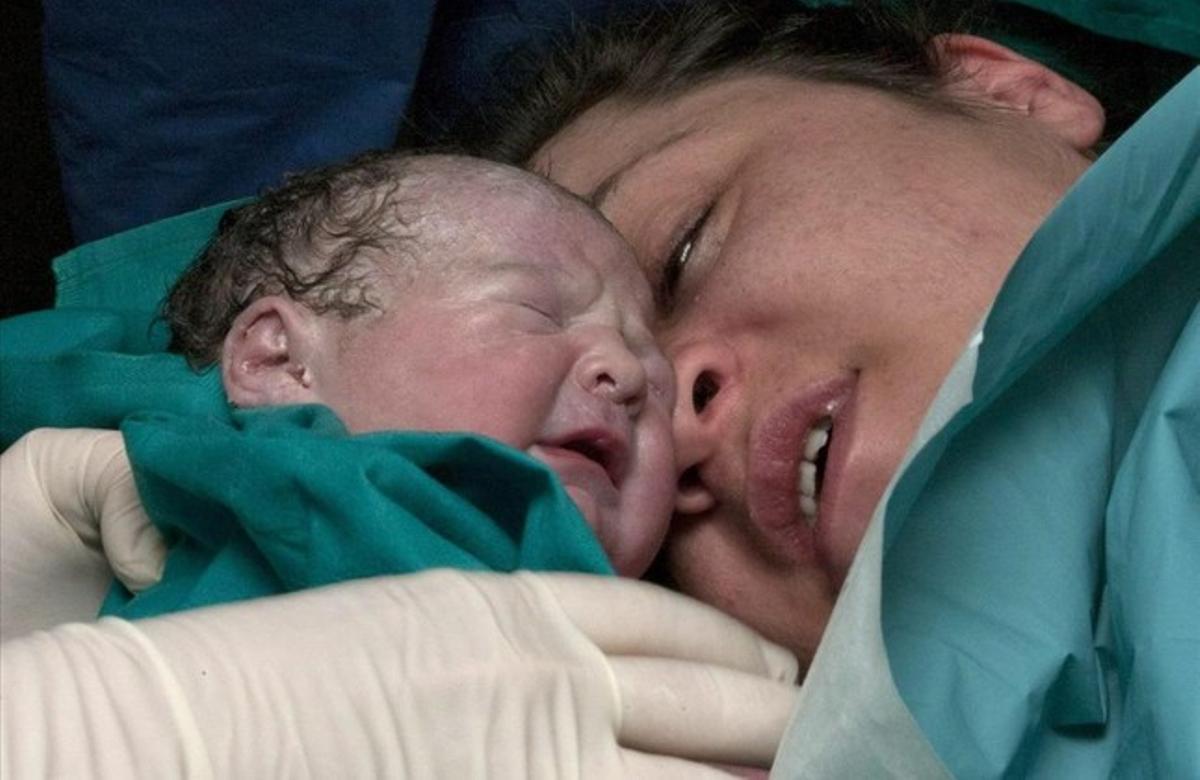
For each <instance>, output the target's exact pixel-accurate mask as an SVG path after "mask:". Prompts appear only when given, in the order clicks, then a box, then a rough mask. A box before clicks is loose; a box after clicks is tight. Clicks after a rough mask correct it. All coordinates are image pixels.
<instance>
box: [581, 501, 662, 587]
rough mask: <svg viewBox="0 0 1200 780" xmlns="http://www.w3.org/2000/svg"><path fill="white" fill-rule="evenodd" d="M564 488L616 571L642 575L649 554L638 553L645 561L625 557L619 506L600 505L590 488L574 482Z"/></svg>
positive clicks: (631, 575)
mask: <svg viewBox="0 0 1200 780" xmlns="http://www.w3.org/2000/svg"><path fill="white" fill-rule="evenodd" d="M564 489H565V490H566V492H567V495H568V496H570V497H571V500H572V501H573V502H575V506H576V507H578V509H579V513H580V514H581V515H583V519H584V520H585V521H586V522H587V524H588V527H589V528H591V529H592V533H594V534H595V535H596V538H597V539H599V540H600V546H601V547H603V548H604V553H605V554H606V555H607V556H608V561H609V563H611V564H612V567H613V569H614V570H615V571H616V572H617V574H619V575H620V576H622V577H640V576H642V575H643V574H645V573H646V569H647V568H649V566H650V560H649V558H651V557H652V556H642V557H646V558H647V560H646V561H645V562H642V561H640V560H629V556H628V555H627V553H628V552H629V551H627V550H624V549H623V547H622V545H621V541H622V538H621V522H620V521H621V511H620V508H619V507H615V506H608V505H605V504H602V503H601V502H600V501H597V500H596V497H595V496H594V495H592V493H591V492H590V491H588V490H586V489H584V488H582V487H579V486H578V485H565V486H564Z"/></svg>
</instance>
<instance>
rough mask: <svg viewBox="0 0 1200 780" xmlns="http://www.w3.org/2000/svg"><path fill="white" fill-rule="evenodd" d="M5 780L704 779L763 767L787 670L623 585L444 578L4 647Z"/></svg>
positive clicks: (741, 638)
mask: <svg viewBox="0 0 1200 780" xmlns="http://www.w3.org/2000/svg"><path fill="white" fill-rule="evenodd" d="M0 667H2V668H0V690H2V691H3V695H2V696H0V701H2V707H3V709H2V711H0V757H2V758H0V761H2V762H3V763H2V765H0V775H3V776H5V777H13V778H21V777H45V776H58V777H96V776H103V777H177V776H188V777H284V776H287V777H319V778H323V777H406V778H453V779H454V780H459V779H460V778H483V777H495V778H572V777H582V778H610V777H611V778H642V777H644V778H654V779H655V780H660V779H662V778H688V779H689V780H690V779H692V778H704V777H713V776H721V773H720V772H719V771H718V770H716V769H715V768H712V767H710V766H706V765H702V764H698V763H692V761H688V760H684V759H683V758H677V757H671V756H681V757H686V758H688V759H692V760H696V761H725V762H730V763H734V764H759V765H765V764H766V763H768V762H769V761H770V760H771V757H772V755H773V753H774V750H775V746H776V743H777V742H778V740H779V737H780V735H781V734H782V732H783V728H784V725H785V722H786V720H787V718H788V715H789V711H790V709H791V706H792V703H793V701H794V698H795V694H796V691H797V690H798V689H797V688H795V687H794V686H793V685H792V684H791V680H792V679H793V678H794V677H795V674H796V662H795V660H794V659H793V658H792V656H791V655H790V654H789V653H787V652H786V651H784V650H782V649H780V648H778V647H776V646H774V645H771V644H770V643H768V642H766V641H764V640H762V639H760V638H758V636H757V635H756V634H754V633H752V632H751V631H750V630H749V629H747V628H745V627H743V626H742V625H741V624H739V623H737V622H736V621H734V620H733V619H732V618H729V617H728V616H726V615H723V614H721V613H720V612H718V611H716V610H714V609H712V608H710V607H708V606H706V605H702V604H700V603H699V602H696V601H693V600H691V599H689V598H687V597H684V596H680V595H679V594H675V593H672V592H670V591H667V590H664V589H661V588H658V587H656V586H653V585H649V584H646V583H642V582H637V581H632V580H614V579H609V578H600V577H591V576H588V575H579V574H532V573H527V572H525V573H518V574H515V575H499V574H488V573H466V572H458V571H448V570H439V571H431V572H425V573H422V574H416V575H410V576H406V577H381V578H376V579H371V580H359V581H355V582H349V583H342V584H339V585H334V586H331V587H327V588H321V589H317V590H310V591H303V592H299V593H293V594H290V595H287V596H278V597H274V598H269V599H261V600H256V601H249V602H242V603H237V604H226V605H221V606H217V607H210V608H206V609H201V610H195V611H191V612H181V613H175V614H172V615H168V616H164V617H160V618H154V619H150V620H144V621H138V622H135V623H130V622H127V621H123V620H119V619H115V618H105V619H103V620H101V621H99V622H98V623H95V624H91V625H68V626H61V627H59V628H57V629H55V630H53V631H50V632H38V633H35V634H32V635H29V636H26V637H23V638H20V639H17V640H13V641H10V642H8V643H5V644H4V645H3V647H2V649H0Z"/></svg>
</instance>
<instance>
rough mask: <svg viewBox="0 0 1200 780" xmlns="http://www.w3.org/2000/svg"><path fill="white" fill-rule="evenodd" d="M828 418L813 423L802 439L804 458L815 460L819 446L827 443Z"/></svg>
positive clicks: (819, 450)
mask: <svg viewBox="0 0 1200 780" xmlns="http://www.w3.org/2000/svg"><path fill="white" fill-rule="evenodd" d="M829 428H830V424H829V420H828V419H825V420H822V421H821V422H819V423H817V424H816V425H814V426H813V427H812V428H810V429H809V431H808V436H806V437H805V439H804V459H805V460H811V461H815V460H816V459H817V455H818V454H819V453H820V452H821V448H822V447H824V446H825V445H826V444H828V443H829Z"/></svg>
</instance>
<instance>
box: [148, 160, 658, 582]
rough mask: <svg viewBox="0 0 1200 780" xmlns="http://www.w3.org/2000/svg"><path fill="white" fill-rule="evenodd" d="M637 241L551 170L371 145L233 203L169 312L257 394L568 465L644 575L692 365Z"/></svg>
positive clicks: (575, 483)
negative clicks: (661, 316) (494, 444)
mask: <svg viewBox="0 0 1200 780" xmlns="http://www.w3.org/2000/svg"><path fill="white" fill-rule="evenodd" d="M651 312H652V301H651V295H650V291H649V289H648V287H647V285H646V282H645V281H644V279H643V277H642V275H641V273H640V272H639V270H638V268H637V265H636V263H635V261H634V258H633V256H632V254H631V251H630V250H629V248H628V247H627V246H626V244H625V243H624V241H623V240H622V239H621V238H620V236H618V234H617V233H616V231H614V230H613V229H612V227H611V226H610V225H609V224H608V223H607V222H606V221H605V219H604V218H603V217H602V216H600V214H599V213H598V212H596V211H594V210H593V209H591V208H590V207H588V206H587V205H586V204H585V203H584V202H583V201H582V200H580V199H578V198H576V197H575V196H573V195H571V194H569V193H567V192H566V191H565V190H561V189H559V188H558V187H556V186H555V185H553V184H550V183H549V182H547V181H545V180H543V179H541V178H538V177H536V176H534V175H532V174H529V173H526V172H523V171H520V170H518V169H515V168H511V167H507V166H504V165H499V164H495V163H490V162H484V161H481V160H475V159H470V158H464V157H454V156H445V155H414V154H407V153H372V154H369V155H366V156H364V157H360V158H357V159H355V160H353V161H351V162H349V163H346V164H343V165H339V166H334V167H330V168H325V169H321V170H317V171H314V172H310V173H306V174H303V175H300V176H297V177H294V178H292V179H290V180H288V181H287V182H286V183H285V184H284V185H283V186H282V187H281V188H279V189H277V190H275V191H273V192H270V193H268V194H267V195H265V196H264V197H262V198H261V199H259V200H257V201H255V202H253V203H251V204H249V205H246V206H243V207H241V208H240V209H238V210H236V211H234V212H231V213H230V214H229V215H227V216H226V218H225V219H224V220H223V221H222V224H221V226H220V228H219V230H218V233H217V235H216V237H215V238H214V239H213V240H212V241H211V242H210V244H209V245H208V247H207V248H206V249H205V251H204V253H203V254H202V255H201V256H200V258H199V259H198V260H197V262H196V263H195V264H194V265H193V266H192V267H191V268H190V269H189V270H188V271H187V273H186V274H185V275H184V276H183V277H182V278H181V280H180V281H179V283H178V284H177V285H176V287H175V289H174V290H173V291H172V293H171V295H170V297H169V299H168V302H167V306H166V316H167V319H168V321H169V323H170V325H171V328H172V333H173V336H174V340H173V343H172V347H173V348H174V349H177V350H178V351H180V352H182V353H183V354H184V355H185V356H187V358H188V360H189V361H190V362H191V363H192V364H193V365H194V366H197V367H199V366H204V365H208V364H211V363H216V362H219V363H220V367H221V378H222V382H223V385H224V387H225V391H226V393H227V395H228V397H229V400H230V402H231V403H232V404H234V405H236V406H238V407H243V408H245V407H258V406H274V405H283V404H307V403H319V404H325V405H327V406H328V407H330V408H331V409H332V410H333V411H334V412H335V413H336V414H337V415H338V416H339V417H340V418H341V420H342V421H343V422H344V423H345V425H346V427H347V428H348V429H349V430H350V431H351V432H353V433H361V432H367V431H380V430H396V429H405V430H413V429H416V430H427V431H466V432H473V433H478V434H483V435H485V436H488V437H491V438H493V439H496V440H499V441H501V442H503V443H505V444H507V445H510V446H512V447H515V448H517V449H520V450H523V451H524V452H526V453H528V454H529V455H531V456H533V457H534V458H536V459H537V460H539V461H541V462H543V463H545V464H546V465H547V466H549V467H550V468H551V469H552V470H553V471H554V472H555V474H557V475H558V477H559V479H560V480H561V481H562V483H563V485H564V486H565V489H566V491H567V493H568V495H570V497H571V499H572V500H573V501H574V502H575V504H576V505H577V506H578V507H579V509H580V511H581V512H582V514H583V516H584V518H585V519H586V520H587V522H588V524H589V525H590V526H591V528H592V529H593V530H594V531H595V533H596V536H597V537H598V538H599V540H600V542H601V544H602V545H603V547H604V549H605V551H606V552H607V553H608V556H609V558H610V561H611V562H612V565H613V567H614V568H615V569H616V571H617V572H618V573H620V574H624V575H629V576H637V575H640V574H641V573H643V572H644V571H645V569H646V567H647V566H648V565H649V564H650V561H651V560H652V559H653V557H654V554H655V552H656V551H657V550H658V547H659V545H660V543H661V541H662V538H663V535H664V534H665V532H666V527H667V523H668V520H669V516H670V511H671V506H672V501H673V489H674V476H675V475H674V467H675V464H674V453H673V449H672V444H671V406H672V404H673V400H674V376H673V372H672V370H671V368H670V366H669V364H668V363H667V361H666V359H665V358H664V357H663V355H662V353H661V352H660V351H659V350H658V348H657V346H656V345H655V342H654V340H653V338H652V337H651V335H650V330H649V327H648V321H649V318H650V316H651Z"/></svg>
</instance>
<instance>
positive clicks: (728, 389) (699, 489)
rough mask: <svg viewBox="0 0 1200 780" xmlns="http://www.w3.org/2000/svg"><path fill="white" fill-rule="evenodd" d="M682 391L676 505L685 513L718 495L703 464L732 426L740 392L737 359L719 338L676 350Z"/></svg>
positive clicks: (678, 411)
mask: <svg viewBox="0 0 1200 780" xmlns="http://www.w3.org/2000/svg"><path fill="white" fill-rule="evenodd" d="M673 352H674V355H673V360H674V363H675V377H676V380H677V382H678V388H679V391H678V395H677V396H676V401H675V418H674V426H675V462H676V470H677V471H678V472H679V473H680V474H682V476H681V477H680V480H679V487H678V491H677V494H676V501H675V508H676V510H677V511H679V512H682V513H684V514H694V513H697V512H703V511H706V510H707V509H709V508H710V507H711V506H712V504H713V502H714V497H713V495H712V493H711V490H710V488H709V486H708V485H707V484H706V482H705V476H704V465H705V464H706V463H707V462H708V461H709V460H711V459H712V458H713V457H714V456H715V455H716V454H717V452H718V450H719V449H720V448H721V446H722V443H723V442H724V441H725V439H726V438H727V437H728V435H729V433H730V429H731V425H730V423H731V422H732V418H733V415H734V414H735V413H736V410H737V407H738V404H739V403H740V401H739V400H738V396H739V395H740V393H741V389H740V379H739V376H738V375H739V371H738V360H737V356H736V354H735V353H734V352H733V350H732V349H731V348H730V347H729V346H728V345H726V344H724V343H722V342H720V341H718V340H709V341H701V342H693V343H690V344H687V345H685V346H682V347H681V348H678V349H676V350H673Z"/></svg>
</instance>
